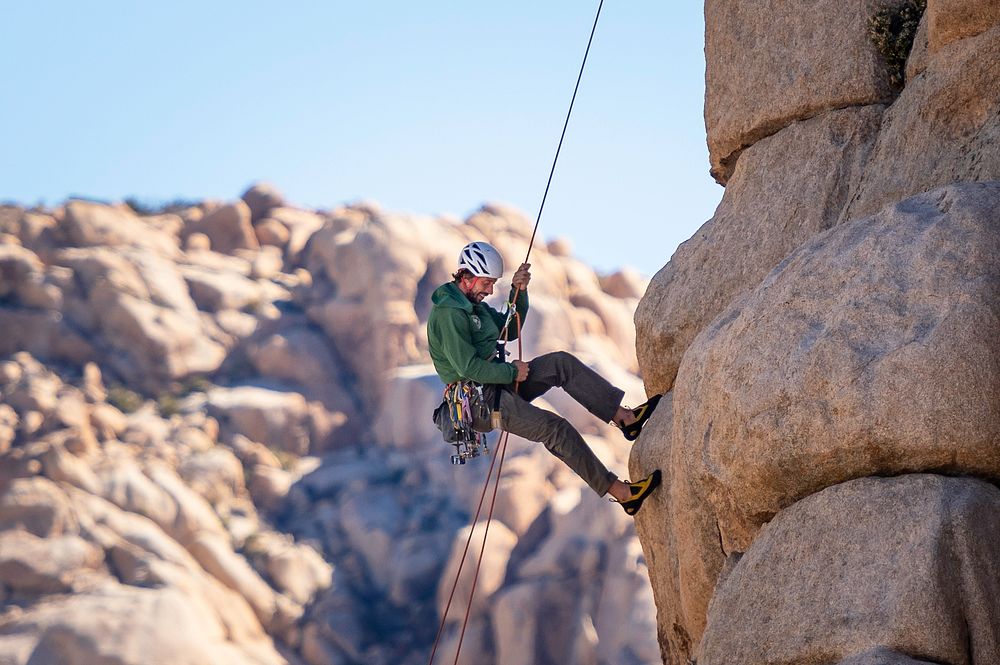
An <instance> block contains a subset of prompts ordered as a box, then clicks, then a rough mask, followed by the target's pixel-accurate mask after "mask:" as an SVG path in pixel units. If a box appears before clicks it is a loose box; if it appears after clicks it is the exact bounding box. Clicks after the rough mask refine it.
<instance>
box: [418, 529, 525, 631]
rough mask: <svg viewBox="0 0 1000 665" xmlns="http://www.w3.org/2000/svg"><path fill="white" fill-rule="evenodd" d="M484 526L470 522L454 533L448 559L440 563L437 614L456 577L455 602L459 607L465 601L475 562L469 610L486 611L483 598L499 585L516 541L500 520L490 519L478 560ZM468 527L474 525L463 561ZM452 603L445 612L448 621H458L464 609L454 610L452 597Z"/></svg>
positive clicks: (469, 588)
mask: <svg viewBox="0 0 1000 665" xmlns="http://www.w3.org/2000/svg"><path fill="white" fill-rule="evenodd" d="M485 526H486V523H485V521H484V522H482V523H479V524H476V525H473V526H467V527H464V528H462V529H460V530H459V531H458V532H457V533H456V534H455V537H454V539H453V540H452V544H451V555H450V556H449V557H448V563H447V565H445V567H444V573H443V574H442V575H441V581H440V583H439V586H438V592H437V610H438V616H439V617H440V616H441V615H443V614H444V610H445V606H446V605H447V603H448V596H449V595H451V589H452V586H453V585H454V584H455V581H456V578H457V581H458V586H457V587H456V588H455V599H456V600H457V601H458V602H459V607H462V608H464V607H465V605H466V604H467V601H464V602H463V599H467V598H468V597H469V593H470V592H471V590H472V580H473V578H474V577H475V576H476V567H477V565H478V566H479V579H478V582H477V584H476V594H475V596H474V597H473V602H472V608H471V609H470V610H469V612H470V615H471V616H473V617H474V616H477V615H482V614H483V613H484V612H486V611H488V609H489V603H488V602H487V601H488V599H489V597H490V595H492V594H493V593H494V592H495V591H497V590H498V589H499V588H500V587H501V586H502V585H503V582H504V579H505V577H506V575H507V563H508V561H509V559H510V553H511V552H512V551H513V550H514V546H515V545H516V544H517V536H516V535H514V533H513V532H512V531H511V530H510V529H508V528H507V527H506V526H504V525H503V523H501V522H493V523H491V524H490V527H489V529H490V531H489V534H488V541H489V542H488V543H487V547H486V550H485V552H483V559H482V561H481V562H480V559H479V553H480V548H481V545H482V542H483V541H482V538H483V532H484V531H485ZM470 529H474V533H473V538H472V543H471V544H470V546H469V550H468V554H467V555H466V557H465V559H464V561H463V558H462V555H463V554H465V551H466V550H465V544H466V542H468V540H469V531H470ZM459 567H461V573H459ZM452 603H453V607H452V611H450V612H449V613H448V616H449V618H450V619H451V620H452V621H460V620H461V617H462V616H464V612H455V611H454V603H455V600H453V601H452Z"/></svg>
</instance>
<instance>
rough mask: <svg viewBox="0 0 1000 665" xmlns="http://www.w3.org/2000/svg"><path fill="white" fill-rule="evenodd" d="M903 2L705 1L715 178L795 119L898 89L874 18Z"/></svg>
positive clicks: (708, 119)
mask: <svg viewBox="0 0 1000 665" xmlns="http://www.w3.org/2000/svg"><path fill="white" fill-rule="evenodd" d="M899 4H901V1H900V0H849V1H847V2H845V1H844V0H822V1H821V2H809V3H804V2H800V1H797V0H768V1H767V2H758V3H753V4H745V3H738V2H732V1H731V0H706V2H705V59H706V61H707V63H708V66H707V68H706V76H705V127H706V129H707V130H708V147H709V153H710V156H711V161H712V175H713V176H714V177H715V179H716V180H718V181H719V182H720V183H722V184H725V183H726V182H727V181H728V180H729V177H730V175H731V174H732V171H733V168H734V167H735V165H736V160H737V159H738V158H739V155H740V152H741V151H742V150H743V149H744V148H747V147H749V146H751V145H753V144H754V143H756V142H757V141H759V140H760V139H762V138H764V137H766V136H770V135H771V134H774V133H776V132H777V131H779V130H780V129H782V128H784V127H787V126H788V125H790V124H791V123H793V122H795V121H797V120H803V119H806V118H810V117H812V116H815V115H819V114H820V113H822V112H824V111H829V110H830V109H839V108H845V107H848V106H864V105H868V104H882V103H887V102H889V101H891V100H892V98H893V96H894V94H893V91H892V89H891V88H890V86H889V78H888V76H887V74H886V71H885V67H884V66H883V65H882V63H881V61H880V59H879V54H878V52H877V51H876V50H875V47H874V46H873V45H872V43H871V41H870V40H869V38H868V31H867V25H866V24H867V20H868V17H869V16H870V15H871V14H873V13H874V11H875V10H876V9H878V8H881V7H885V6H892V5H899Z"/></svg>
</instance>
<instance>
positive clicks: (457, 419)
mask: <svg viewBox="0 0 1000 665" xmlns="http://www.w3.org/2000/svg"><path fill="white" fill-rule="evenodd" d="M444 402H445V404H446V405H447V409H448V419H449V420H450V421H451V424H452V427H453V428H454V432H453V434H454V437H448V439H449V440H450V443H451V445H453V446H455V454H454V455H452V456H451V463H452V464H465V463H466V461H468V460H470V459H472V458H473V457H479V456H480V455H489V454H490V449H489V446H487V443H486V435H485V434H483V433H482V432H477V431H476V430H475V428H474V427H473V418H474V412H473V410H474V409H479V410H480V411H481V412H482V411H485V406H484V405H485V398H484V397H483V387H482V386H481V385H479V384H477V383H475V382H473V381H456V382H455V383H451V384H449V385H448V386H446V387H445V389H444ZM481 415H482V414H481ZM452 439H453V440H452Z"/></svg>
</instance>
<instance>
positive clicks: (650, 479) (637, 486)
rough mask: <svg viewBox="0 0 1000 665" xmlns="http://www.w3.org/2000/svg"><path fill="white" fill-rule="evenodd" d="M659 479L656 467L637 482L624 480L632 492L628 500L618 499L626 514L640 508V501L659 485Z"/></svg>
mask: <svg viewBox="0 0 1000 665" xmlns="http://www.w3.org/2000/svg"><path fill="white" fill-rule="evenodd" d="M660 479H661V475H660V470H659V469H657V470H656V471H654V472H653V473H651V474H649V475H648V476H646V477H645V478H643V479H642V480H640V481H639V482H637V483H632V482H628V481H625V482H626V484H627V485H628V488H629V491H631V492H632V498H631V499H629V500H628V501H619V502H618V503H620V504H622V508H624V509H625V512H626V513H627V514H629V515H635V514H636V513H637V512H639V509H640V508H642V502H643V501H645V500H646V497H648V496H649V495H650V494H652V493H653V490H655V489H656V488H657V487H659V486H660Z"/></svg>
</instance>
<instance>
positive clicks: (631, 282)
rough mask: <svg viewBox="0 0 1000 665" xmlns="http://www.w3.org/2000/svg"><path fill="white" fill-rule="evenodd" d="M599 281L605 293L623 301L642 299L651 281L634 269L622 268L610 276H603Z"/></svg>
mask: <svg viewBox="0 0 1000 665" xmlns="http://www.w3.org/2000/svg"><path fill="white" fill-rule="evenodd" d="M599 280H600V284H601V289H602V290H603V291H604V292H605V293H607V294H608V295H609V296H614V297H615V298H622V299H632V298H641V297H642V294H643V293H645V292H646V287H647V286H649V280H648V279H646V278H645V277H643V276H642V275H640V274H639V273H638V272H636V271H635V270H633V269H632V268H622V269H621V270H618V271H616V272H613V273H611V274H610V275H602V276H601V277H599Z"/></svg>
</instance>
